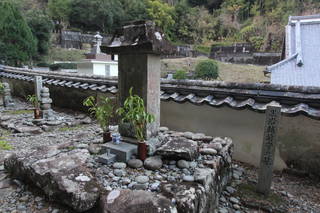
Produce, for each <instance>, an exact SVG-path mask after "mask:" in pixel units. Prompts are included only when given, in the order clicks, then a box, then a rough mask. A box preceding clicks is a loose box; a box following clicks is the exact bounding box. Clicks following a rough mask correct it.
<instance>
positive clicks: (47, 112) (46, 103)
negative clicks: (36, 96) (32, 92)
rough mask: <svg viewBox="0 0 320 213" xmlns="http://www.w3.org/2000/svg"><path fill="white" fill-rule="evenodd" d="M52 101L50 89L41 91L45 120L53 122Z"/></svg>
mask: <svg viewBox="0 0 320 213" xmlns="http://www.w3.org/2000/svg"><path fill="white" fill-rule="evenodd" d="M51 104H52V99H51V98H50V92H49V88H47V87H43V88H42V89H41V99H40V108H41V110H42V115H43V119H45V120H53V119H54V117H53V111H52V109H51Z"/></svg>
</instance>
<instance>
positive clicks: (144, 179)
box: [135, 176, 149, 184]
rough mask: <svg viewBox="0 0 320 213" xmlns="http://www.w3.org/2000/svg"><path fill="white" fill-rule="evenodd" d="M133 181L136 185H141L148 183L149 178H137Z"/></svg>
mask: <svg viewBox="0 0 320 213" xmlns="http://www.w3.org/2000/svg"><path fill="white" fill-rule="evenodd" d="M135 181H136V182H137V183H140V184H143V183H147V182H148V181H149V178H148V177H147V176H138V177H136V179H135Z"/></svg>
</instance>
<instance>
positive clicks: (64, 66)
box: [49, 63, 77, 71]
mask: <svg viewBox="0 0 320 213" xmlns="http://www.w3.org/2000/svg"><path fill="white" fill-rule="evenodd" d="M49 68H50V70H52V71H56V70H60V69H77V64H74V63H57V64H51V65H50V66H49Z"/></svg>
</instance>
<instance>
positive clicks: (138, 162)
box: [127, 159, 143, 169]
mask: <svg viewBox="0 0 320 213" xmlns="http://www.w3.org/2000/svg"><path fill="white" fill-rule="evenodd" d="M127 163H128V166H129V167H131V168H133V169H137V168H140V167H142V166H143V162H142V161H141V160H139V159H130V160H129V161H128V162H127Z"/></svg>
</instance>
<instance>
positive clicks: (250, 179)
mask: <svg viewBox="0 0 320 213" xmlns="http://www.w3.org/2000/svg"><path fill="white" fill-rule="evenodd" d="M233 167H234V170H233V171H234V173H233V180H232V183H230V185H229V186H228V187H226V190H225V191H224V192H223V195H222V196H221V198H220V207H219V213H240V212H250V213H251V212H252V213H260V212H261V213H264V212H284V213H287V212H290V213H319V212H320V183H319V181H317V180H315V179H312V178H310V177H298V176H295V175H292V174H288V173H284V172H276V173H274V177H273V183H272V188H271V189H272V191H271V194H270V196H269V197H268V198H267V199H265V197H263V196H262V195H259V194H257V193H256V192H255V186H256V184H257V181H258V169H257V168H254V167H252V166H249V165H247V164H243V163H240V162H235V161H234V163H233ZM234 198H235V199H236V200H234ZM231 199H232V200H231ZM237 201H238V202H237Z"/></svg>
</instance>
